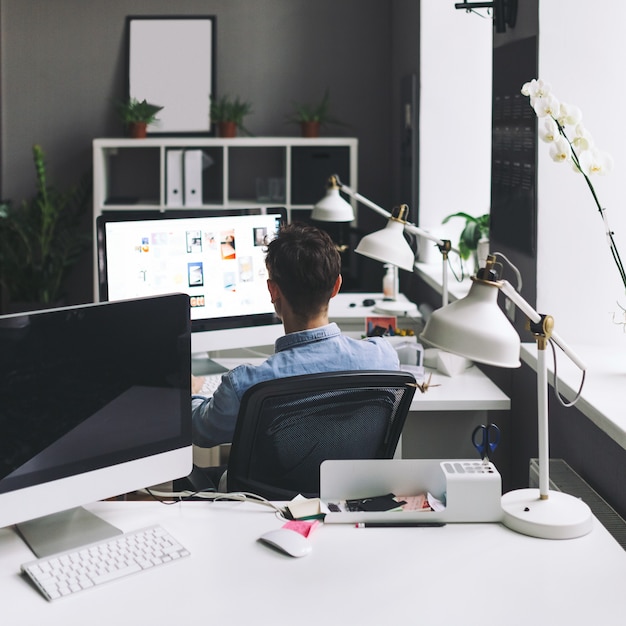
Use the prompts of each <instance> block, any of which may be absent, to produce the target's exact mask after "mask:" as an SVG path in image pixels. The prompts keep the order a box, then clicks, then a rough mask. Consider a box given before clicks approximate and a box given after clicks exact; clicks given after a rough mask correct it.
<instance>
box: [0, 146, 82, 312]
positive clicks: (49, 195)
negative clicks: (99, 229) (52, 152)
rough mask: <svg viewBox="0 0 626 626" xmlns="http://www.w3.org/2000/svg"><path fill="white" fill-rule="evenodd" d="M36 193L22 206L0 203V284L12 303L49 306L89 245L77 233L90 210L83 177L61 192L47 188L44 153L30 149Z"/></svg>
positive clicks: (58, 295) (48, 186) (34, 148)
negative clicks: (84, 216) (83, 218)
mask: <svg viewBox="0 0 626 626" xmlns="http://www.w3.org/2000/svg"><path fill="white" fill-rule="evenodd" d="M33 161H34V164H35V172H36V193H35V195H34V197H33V198H31V199H30V200H25V201H23V202H22V203H21V206H19V207H14V206H12V204H11V203H10V202H5V203H2V204H0V284H1V285H2V287H3V289H5V290H6V292H7V294H8V297H9V299H10V300H11V301H13V302H31V303H37V304H43V305H50V304H53V303H55V302H57V301H58V300H59V298H60V297H61V295H62V288H63V281H64V279H65V278H66V277H67V275H68V274H69V272H70V270H71V269H72V267H73V265H74V264H75V263H76V261H77V260H78V258H79V256H80V254H81V253H82V252H83V251H84V250H85V249H86V248H87V247H88V246H89V245H90V242H91V237H90V235H89V234H87V233H84V232H81V229H80V223H81V219H82V216H83V215H84V214H85V212H86V211H87V208H88V207H89V199H90V197H91V177H90V176H88V175H87V174H86V175H84V176H83V178H82V179H81V181H80V182H79V183H78V184H77V185H75V186H72V187H71V188H70V189H68V190H66V191H59V190H57V189H55V188H54V187H52V186H50V185H49V184H48V180H47V176H46V163H45V155H44V152H43V150H42V148H41V146H39V145H34V146H33Z"/></svg>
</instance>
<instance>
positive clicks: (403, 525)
mask: <svg viewBox="0 0 626 626" xmlns="http://www.w3.org/2000/svg"><path fill="white" fill-rule="evenodd" d="M445 525H446V523H445V522H358V523H357V524H355V525H354V527H355V528H417V527H419V526H423V527H424V528H429V527H430V528H435V527H439V526H445Z"/></svg>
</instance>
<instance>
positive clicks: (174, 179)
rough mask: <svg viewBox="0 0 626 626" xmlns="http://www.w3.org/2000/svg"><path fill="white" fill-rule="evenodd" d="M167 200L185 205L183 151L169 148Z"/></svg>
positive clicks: (168, 203) (169, 202)
mask: <svg viewBox="0 0 626 626" xmlns="http://www.w3.org/2000/svg"><path fill="white" fill-rule="evenodd" d="M165 175H166V196H167V197H166V202H167V205H168V206H183V151H182V150H168V151H167V160H166V172H165Z"/></svg>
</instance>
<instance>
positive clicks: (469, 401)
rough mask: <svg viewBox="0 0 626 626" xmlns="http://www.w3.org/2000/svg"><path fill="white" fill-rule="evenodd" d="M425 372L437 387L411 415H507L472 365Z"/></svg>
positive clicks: (504, 402) (231, 362) (231, 361)
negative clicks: (449, 371)
mask: <svg viewBox="0 0 626 626" xmlns="http://www.w3.org/2000/svg"><path fill="white" fill-rule="evenodd" d="M214 360H215V361H216V362H217V363H219V364H220V365H223V366H224V367H227V368H228V369H232V368H234V367H236V366H237V365H240V364H242V363H250V364H252V365H257V364H259V363H261V362H262V361H263V359H262V358H260V357H252V358H216V359H214ZM426 372H428V373H432V379H431V385H439V386H438V387H435V386H431V387H429V388H428V391H427V392H426V393H421V392H420V390H419V389H418V390H417V391H416V392H415V395H414V396H413V401H412V402H411V412H414V411H475V410H478V411H497V410H504V411H506V410H508V409H509V408H510V407H511V401H510V399H509V397H508V396H507V395H506V394H505V393H504V392H503V391H501V390H500V388H499V387H498V386H497V385H496V384H494V383H493V382H492V381H491V380H490V379H489V378H488V377H487V376H486V375H485V374H484V373H483V372H482V371H481V370H480V369H478V368H477V367H476V366H475V365H473V366H472V367H469V368H468V369H466V370H465V371H464V372H463V373H462V374H458V375H457V376H452V377H450V376H446V375H445V374H441V373H439V372H438V371H436V370H430V369H428V368H427V369H426ZM428 373H427V376H428Z"/></svg>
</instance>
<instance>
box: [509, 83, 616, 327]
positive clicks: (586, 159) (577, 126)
mask: <svg viewBox="0 0 626 626" xmlns="http://www.w3.org/2000/svg"><path fill="white" fill-rule="evenodd" d="M521 91H522V94H523V95H525V96H528V97H529V100H530V105H531V106H532V108H533V109H534V110H535V113H536V114H537V117H541V118H545V121H544V123H543V125H542V127H540V128H539V129H538V132H539V137H540V138H541V139H542V140H543V141H545V142H547V143H549V145H550V147H549V153H550V157H551V158H552V160H553V161H556V162H557V163H562V162H564V161H569V162H570V164H571V166H572V169H574V171H576V172H578V173H579V174H580V173H582V174H583V175H584V176H585V178H586V183H587V185H588V186H589V188H590V190H591V195H592V196H593V201H594V203H595V205H596V208H597V209H598V210H599V211H600V213H601V215H602V219H603V220H604V226H605V231H606V236H607V243H608V245H609V249H610V251H611V255H612V257H613V260H614V261H615V264H616V265H617V270H618V271H619V274H620V278H621V279H622V283H623V284H624V287H625V288H626V268H625V267H624V265H623V264H622V261H621V258H620V254H619V251H618V249H617V245H616V244H615V240H614V238H613V232H612V231H611V229H610V228H609V225H608V222H607V218H606V212H605V209H604V208H602V205H601V204H600V201H599V200H598V196H597V195H596V191H595V189H594V187H593V184H592V183H591V180H590V178H589V177H590V176H591V175H592V174H600V175H603V174H608V173H609V172H610V171H611V170H612V169H613V159H612V157H611V156H610V155H609V154H608V153H606V152H600V151H599V150H597V149H596V148H595V146H594V145H593V139H592V137H591V134H590V133H589V132H587V130H586V129H585V128H584V126H583V125H582V124H581V119H582V113H581V111H580V109H579V108H578V107H575V106H572V105H569V104H565V103H561V104H559V101H558V100H557V98H556V97H555V96H554V94H552V91H551V89H550V86H549V85H548V84H547V83H544V82H543V81H541V80H539V79H533V80H531V81H530V82H528V83H524V85H523V86H522V90H521ZM566 126H569V127H574V137H573V138H572V139H571V140H570V139H569V137H568V136H567V134H566V132H565V127H566ZM568 132H569V131H568ZM624 310H625V311H626V309H624ZM625 329H626V324H625Z"/></svg>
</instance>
